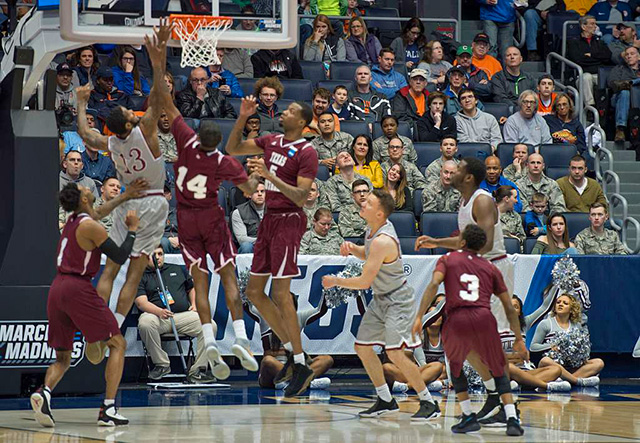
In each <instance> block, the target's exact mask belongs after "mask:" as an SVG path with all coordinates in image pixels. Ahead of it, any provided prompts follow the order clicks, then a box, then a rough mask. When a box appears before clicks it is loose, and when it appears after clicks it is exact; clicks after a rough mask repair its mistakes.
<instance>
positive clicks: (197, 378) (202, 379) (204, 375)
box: [187, 368, 218, 385]
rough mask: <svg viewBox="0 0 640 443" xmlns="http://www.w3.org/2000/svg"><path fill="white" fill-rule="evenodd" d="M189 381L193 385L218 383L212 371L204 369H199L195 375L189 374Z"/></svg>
mask: <svg viewBox="0 0 640 443" xmlns="http://www.w3.org/2000/svg"><path fill="white" fill-rule="evenodd" d="M187 381H188V382H189V383H191V384H194V385H197V384H205V383H215V382H216V381H218V380H217V379H216V378H215V377H214V376H213V374H212V373H211V371H209V370H205V369H204V368H198V369H196V370H195V371H194V372H193V373H191V374H189V376H188V377H187Z"/></svg>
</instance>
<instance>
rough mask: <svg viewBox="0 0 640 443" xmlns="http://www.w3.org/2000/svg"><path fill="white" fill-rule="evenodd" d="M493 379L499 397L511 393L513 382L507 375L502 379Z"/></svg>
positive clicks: (502, 376)
mask: <svg viewBox="0 0 640 443" xmlns="http://www.w3.org/2000/svg"><path fill="white" fill-rule="evenodd" d="M493 379H494V380H495V381H496V391H498V394H499V395H502V394H509V393H510V392H511V382H510V381H509V377H507V376H506V374H503V375H501V376H500V377H493Z"/></svg>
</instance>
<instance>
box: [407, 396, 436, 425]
mask: <svg viewBox="0 0 640 443" xmlns="http://www.w3.org/2000/svg"><path fill="white" fill-rule="evenodd" d="M438 417H440V406H438V402H437V401H435V400H434V401H428V400H420V409H418V412H416V413H415V414H413V415H412V416H411V421H423V420H431V419H432V418H438Z"/></svg>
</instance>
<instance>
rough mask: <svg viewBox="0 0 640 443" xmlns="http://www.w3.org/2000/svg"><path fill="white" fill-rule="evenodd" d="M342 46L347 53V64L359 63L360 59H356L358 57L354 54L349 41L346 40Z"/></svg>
mask: <svg viewBox="0 0 640 443" xmlns="http://www.w3.org/2000/svg"><path fill="white" fill-rule="evenodd" d="M344 46H345V49H346V51H347V61H348V62H353V63H356V62H359V61H360V59H359V58H358V55H357V54H356V49H355V48H354V47H353V43H351V42H350V41H349V40H346V41H345V42H344Z"/></svg>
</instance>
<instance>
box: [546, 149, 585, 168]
mask: <svg viewBox="0 0 640 443" xmlns="http://www.w3.org/2000/svg"><path fill="white" fill-rule="evenodd" d="M577 153H578V150H577V148H576V146H575V145H566V144H560V143H557V144H549V145H541V146H540V155H542V157H543V158H544V164H545V166H546V167H547V168H550V167H551V168H565V170H566V168H568V167H569V161H570V160H571V157H573V156H574V155H576V154H577Z"/></svg>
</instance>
